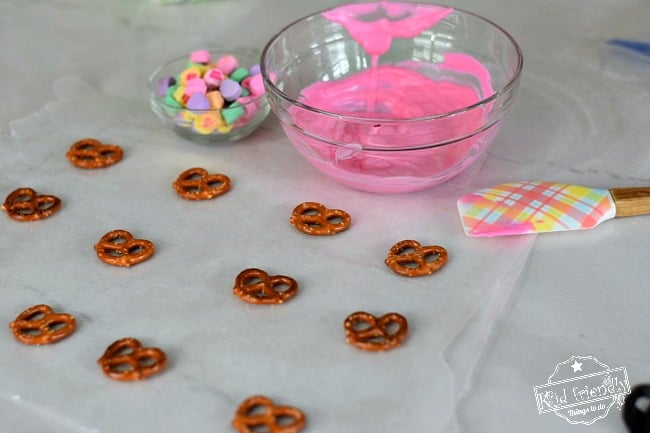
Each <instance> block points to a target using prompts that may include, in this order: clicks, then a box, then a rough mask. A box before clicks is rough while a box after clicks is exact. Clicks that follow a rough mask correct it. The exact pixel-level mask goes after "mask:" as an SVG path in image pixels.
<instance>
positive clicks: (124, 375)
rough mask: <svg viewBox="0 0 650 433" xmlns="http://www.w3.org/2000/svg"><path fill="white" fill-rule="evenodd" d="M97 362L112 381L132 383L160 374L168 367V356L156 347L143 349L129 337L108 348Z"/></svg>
mask: <svg viewBox="0 0 650 433" xmlns="http://www.w3.org/2000/svg"><path fill="white" fill-rule="evenodd" d="M97 362H98V363H99V365H100V366H101V367H102V370H104V373H105V374H106V375H107V376H108V377H110V378H111V379H115V380H122V381H131V380H140V379H144V378H146V377H149V376H151V375H153V374H156V373H160V372H161V371H162V370H164V369H165V367H166V366H167V355H165V352H163V351H162V350H160V349H158V348H156V347H142V344H141V343H140V341H138V340H136V339H135V338H130V337H127V338H122V339H121V340H117V341H115V342H114V343H113V344H111V345H110V346H108V348H107V349H106V351H105V352H104V354H103V355H102V357H101V358H99V360H98V361H97Z"/></svg>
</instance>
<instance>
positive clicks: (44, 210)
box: [2, 188, 61, 221]
mask: <svg viewBox="0 0 650 433" xmlns="http://www.w3.org/2000/svg"><path fill="white" fill-rule="evenodd" d="M59 208H61V200H60V199H59V198H58V197H55V196H53V195H39V194H38V193H37V192H36V191H34V190H33V189H31V188H18V189H17V190H15V191H13V192H12V193H10V194H9V195H8V196H7V198H6V199H5V202H4V203H3V205H2V210H4V211H5V212H7V215H9V218H13V219H15V220H17V221H36V220H41V219H44V218H47V217H49V216H50V215H52V214H53V213H54V212H56V211H58V210H59Z"/></svg>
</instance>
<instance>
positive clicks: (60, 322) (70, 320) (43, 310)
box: [9, 304, 77, 345]
mask: <svg viewBox="0 0 650 433" xmlns="http://www.w3.org/2000/svg"><path fill="white" fill-rule="evenodd" d="M76 326H77V322H76V320H75V318H74V316H72V315H70V314H66V313H56V314H55V313H54V312H53V311H52V308H50V306H49V305H44V304H42V305H34V306H33V307H30V308H28V309H26V310H25V311H23V312H22V313H20V314H19V315H18V317H16V319H15V320H14V321H13V322H11V323H10V324H9V327H10V328H11V331H12V332H13V334H14V337H16V339H17V340H18V341H20V342H21V343H25V344H33V345H41V344H51V343H56V342H57V341H59V340H62V339H64V338H65V337H67V336H68V335H70V334H72V333H73V332H74V330H75V328H76Z"/></svg>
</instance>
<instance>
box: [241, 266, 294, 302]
mask: <svg viewBox="0 0 650 433" xmlns="http://www.w3.org/2000/svg"><path fill="white" fill-rule="evenodd" d="M279 287H286V289H285V290H278V288H279ZM233 292H234V294H235V295H237V296H239V298H241V299H242V300H243V301H245V302H248V303H250V304H282V303H283V302H284V301H287V300H289V299H291V298H293V297H294V296H296V294H297V293H298V283H297V282H296V280H294V279H293V278H291V277H287V276H285V275H273V276H269V274H267V273H266V272H265V271H263V270H261V269H256V268H250V269H245V270H243V271H242V272H240V273H239V275H237V278H235V287H234V288H233Z"/></svg>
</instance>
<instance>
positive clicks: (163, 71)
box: [149, 50, 270, 143]
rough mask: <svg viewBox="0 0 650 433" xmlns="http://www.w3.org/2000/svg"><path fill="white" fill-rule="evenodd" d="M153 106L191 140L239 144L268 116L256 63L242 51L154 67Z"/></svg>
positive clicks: (192, 57) (207, 53)
mask: <svg viewBox="0 0 650 433" xmlns="http://www.w3.org/2000/svg"><path fill="white" fill-rule="evenodd" d="M149 97H150V100H151V108H152V110H153V111H154V113H156V115H158V117H159V118H160V119H161V120H162V121H163V123H164V124H165V125H167V126H169V127H170V128H171V129H172V130H173V131H174V132H176V134H178V135H179V136H181V137H183V138H186V139H189V140H191V141H194V142H207V143H210V142H224V141H235V140H240V139H242V138H244V137H246V136H248V135H249V134H250V133H252V132H253V131H254V130H255V129H256V128H257V127H258V126H259V125H260V124H261V123H262V122H263V121H264V119H265V118H266V116H267V115H268V114H269V111H270V108H269V105H268V102H267V100H266V96H265V93H264V83H263V80H262V75H261V73H260V67H259V64H258V59H257V58H256V57H255V56H252V55H250V54H246V53H242V52H215V51H208V50H197V51H194V52H192V53H191V54H190V55H189V56H182V57H179V58H176V59H174V60H172V61H170V62H168V63H165V64H164V65H162V66H161V67H159V68H158V69H156V70H155V71H154V72H153V74H152V75H151V77H150V78H149Z"/></svg>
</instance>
